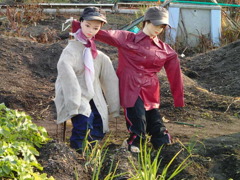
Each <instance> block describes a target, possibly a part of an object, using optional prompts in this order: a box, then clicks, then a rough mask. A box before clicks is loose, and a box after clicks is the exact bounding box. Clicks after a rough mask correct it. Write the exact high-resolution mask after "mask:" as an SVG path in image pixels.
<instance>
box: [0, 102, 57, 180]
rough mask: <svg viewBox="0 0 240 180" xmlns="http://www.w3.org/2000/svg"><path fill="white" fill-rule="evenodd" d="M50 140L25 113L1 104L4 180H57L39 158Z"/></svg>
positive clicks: (0, 172) (1, 174) (1, 171)
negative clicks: (44, 167)
mask: <svg viewBox="0 0 240 180" xmlns="http://www.w3.org/2000/svg"><path fill="white" fill-rule="evenodd" d="M49 140H50V138H49V137H48V134H47V131H46V129H45V128H43V127H40V126H37V125H36V124H33V123H32V121H31V117H30V116H28V115H26V114H25V113H24V112H18V111H17V110H11V109H9V108H7V107H6V106H5V105H4V104H0V147H1V149H0V177H1V178H2V179H9V178H10V179H19V180H26V179H29V180H32V179H41V180H53V177H50V178H48V177H47V174H45V173H43V174H40V173H39V172H35V169H38V170H43V167H42V166H41V165H40V164H39V163H38V161H37V159H36V156H38V155H39V152H38V151H37V149H36V148H35V147H41V146H42V145H43V144H45V143H47V142H48V141H49Z"/></svg>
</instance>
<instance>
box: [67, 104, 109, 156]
mask: <svg viewBox="0 0 240 180" xmlns="http://www.w3.org/2000/svg"><path fill="white" fill-rule="evenodd" d="M90 105H91V109H92V112H91V114H90V116H89V117H87V116H84V115H82V114H78V115H76V116H74V117H73V118H72V119H71V120H72V125H73V128H72V135H71V137H70V146H71V147H72V148H74V149H76V150H77V151H78V152H81V151H82V148H83V141H84V139H85V137H86V135H87V132H88V130H89V129H90V133H89V134H88V137H87V139H88V141H89V142H91V141H96V140H102V139H103V137H104V135H105V134H104V133H103V124H102V118H101V116H100V114H99V112H98V110H97V108H96V106H95V104H94V102H93V100H91V101H90ZM93 145H94V143H93Z"/></svg>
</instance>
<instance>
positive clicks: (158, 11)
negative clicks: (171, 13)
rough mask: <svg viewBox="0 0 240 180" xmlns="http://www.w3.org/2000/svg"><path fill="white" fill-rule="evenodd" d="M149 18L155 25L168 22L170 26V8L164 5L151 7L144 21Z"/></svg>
mask: <svg viewBox="0 0 240 180" xmlns="http://www.w3.org/2000/svg"><path fill="white" fill-rule="evenodd" d="M147 20H149V21H150V22H151V23H152V24H153V25H155V26H158V25H162V24H166V25H168V26H170V24H169V18H168V10H167V9H166V8H163V7H158V6H154V7H150V8H149V9H148V10H147V11H146V13H145V15H144V18H143V21H147Z"/></svg>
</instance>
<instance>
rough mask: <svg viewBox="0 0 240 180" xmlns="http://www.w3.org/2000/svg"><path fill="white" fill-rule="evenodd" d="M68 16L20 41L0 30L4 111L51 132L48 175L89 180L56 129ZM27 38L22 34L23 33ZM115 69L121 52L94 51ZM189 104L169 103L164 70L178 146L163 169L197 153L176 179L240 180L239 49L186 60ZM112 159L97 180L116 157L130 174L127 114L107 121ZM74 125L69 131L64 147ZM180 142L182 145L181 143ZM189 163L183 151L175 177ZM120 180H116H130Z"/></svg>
mask: <svg viewBox="0 0 240 180" xmlns="http://www.w3.org/2000/svg"><path fill="white" fill-rule="evenodd" d="M108 16H109V17H111V18H110V21H109V24H108V25H106V26H105V28H106V29H117V28H119V27H121V26H122V25H124V24H125V23H126V22H129V19H131V18H134V17H129V16H128V15H122V16H120V15H117V14H109V15H108ZM65 20H66V17H64V16H59V15H58V16H56V15H55V16H51V17H48V18H45V19H43V20H41V21H39V22H38V23H37V26H27V27H25V29H22V31H21V32H22V34H21V37H16V34H14V33H11V32H10V30H9V29H7V28H6V27H7V24H6V23H5V22H1V25H0V32H1V35H0V44H1V45H0V79H1V80H0V103H5V104H6V105H7V106H8V107H9V108H13V109H18V110H20V111H26V112H27V113H28V114H30V115H31V116H32V117H33V121H34V122H35V123H36V124H38V125H40V126H43V127H45V128H46V129H47V131H48V133H49V135H50V136H51V137H52V138H53V141H51V142H50V143H48V144H47V145H45V146H44V147H43V148H42V149H40V150H39V151H40V156H39V157H38V159H39V162H40V163H41V164H42V165H43V167H44V172H46V173H48V175H49V176H50V175H51V176H53V177H54V178H55V179H57V180H71V179H77V178H76V176H78V179H84V180H87V179H91V171H90V170H87V169H86V168H85V167H84V161H83V159H81V157H80V156H79V155H78V154H77V153H75V152H74V151H73V150H72V149H70V148H69V146H68V141H67V142H65V143H64V142H62V125H56V123H55V121H56V111H55V106H54V102H53V99H54V83H55V80H56V76H57V70H56V64H57V61H58V59H59V56H60V53H61V51H62V49H63V48H64V47H65V46H66V44H67V39H66V37H67V34H66V32H61V23H63V22H65ZM23 32H24V33H23ZM97 46H98V48H99V49H100V50H102V51H103V52H105V53H106V54H107V55H109V56H110V58H111V59H112V61H113V64H114V66H115V68H116V66H117V50H116V49H115V48H113V47H109V46H107V45H104V44H101V43H97ZM181 65H182V71H183V77H184V85H185V87H184V89H185V102H186V106H185V107H184V108H183V109H175V108H174V107H173V100H172V96H171V94H170V91H169V86H168V81H167V78H166V75H165V73H164V70H162V71H161V72H160V73H159V80H160V83H161V108H160V112H161V114H162V116H163V117H164V121H165V125H166V126H167V128H168V130H169V132H170V134H171V136H172V138H173V144H172V145H169V146H167V147H165V148H164V149H163V150H162V152H161V157H162V158H163V160H162V163H161V166H160V168H163V167H164V166H165V165H166V163H168V162H169V161H170V160H171V158H172V157H173V156H174V155H175V154H176V153H177V152H178V151H179V150H180V149H182V146H180V144H181V143H183V144H184V145H185V146H189V147H190V146H191V145H192V144H195V143H196V145H195V146H194V149H193V151H192V153H193V156H192V157H191V159H190V160H191V162H192V164H191V166H188V167H187V168H186V169H185V170H184V171H183V172H182V173H181V174H180V175H178V176H177V177H176V178H175V179H188V180H189V179H194V180H195V179H198V180H201V179H203V180H204V179H215V180H226V179H230V178H232V179H234V180H237V179H240V144H239V139H240V75H239V74H240V68H239V67H240V41H236V42H233V43H230V44H228V45H227V46H224V47H220V48H217V49H215V50H212V51H209V52H207V53H203V54H194V55H192V56H186V57H185V58H181ZM110 129H111V131H110V132H109V134H108V136H109V137H110V143H109V153H108V155H107V158H106V161H105V163H104V166H103V167H102V171H101V175H100V177H99V179H104V176H106V175H107V174H106V172H107V171H108V168H109V162H110V161H112V160H113V159H112V155H113V154H114V155H115V159H114V161H117V160H119V161H120V163H119V167H118V172H129V171H133V168H132V167H131V165H130V162H129V161H128V158H127V157H129V156H131V157H133V158H135V159H136V157H135V155H132V154H131V153H129V152H128V151H126V149H124V148H120V145H121V143H122V141H123V140H124V139H125V138H126V137H127V136H128V133H127V130H126V127H125V120H124V116H123V113H121V117H120V118H119V119H118V121H117V123H116V121H115V119H111V120H110ZM70 131H71V125H70V124H67V140H68V138H69V136H70ZM179 142H181V143H179ZM184 157H186V150H185V151H183V153H181V154H180V155H179V156H178V158H177V159H176V160H175V161H174V164H173V166H171V168H170V171H172V170H173V169H174V168H175V167H176V166H177V165H178V164H179V163H181V162H182V161H183V159H184ZM127 178H128V176H126V175H125V176H120V177H118V178H116V179H122V180H123V179H127Z"/></svg>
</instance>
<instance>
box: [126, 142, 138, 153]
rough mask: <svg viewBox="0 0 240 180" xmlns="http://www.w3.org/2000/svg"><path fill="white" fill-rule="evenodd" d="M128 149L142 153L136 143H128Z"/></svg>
mask: <svg viewBox="0 0 240 180" xmlns="http://www.w3.org/2000/svg"><path fill="white" fill-rule="evenodd" d="M128 150H129V151H130V152H132V153H140V149H139V147H137V146H134V145H130V144H129V145H128Z"/></svg>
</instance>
